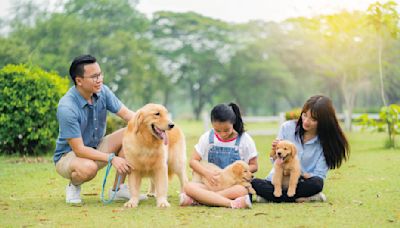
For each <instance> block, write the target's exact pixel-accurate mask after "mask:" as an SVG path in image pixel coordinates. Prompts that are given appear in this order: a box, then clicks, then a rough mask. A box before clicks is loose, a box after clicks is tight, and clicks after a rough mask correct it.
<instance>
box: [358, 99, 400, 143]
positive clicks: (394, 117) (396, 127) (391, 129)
mask: <svg viewBox="0 0 400 228" xmlns="http://www.w3.org/2000/svg"><path fill="white" fill-rule="evenodd" d="M399 115H400V105H397V104H391V105H389V106H384V107H382V108H381V111H380V112H379V118H380V120H374V119H372V118H369V116H368V114H363V115H361V116H360V117H359V118H358V119H357V122H358V125H361V126H362V127H363V129H372V130H376V131H379V132H382V131H387V133H388V138H387V140H386V142H385V146H386V147H388V148H394V147H396V142H395V136H396V135H398V134H400V118H399Z"/></svg>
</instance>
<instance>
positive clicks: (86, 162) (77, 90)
mask: <svg viewBox="0 0 400 228" xmlns="http://www.w3.org/2000/svg"><path fill="white" fill-rule="evenodd" d="M69 73H70V76H71V79H72V81H73V82H74V84H75V85H74V86H73V87H71V88H70V89H69V90H68V92H67V93H66V94H65V95H64V96H63V97H62V98H61V99H60V101H59V103H58V109H57V119H58V123H59V135H58V139H57V142H56V151H55V153H54V157H53V159H54V163H55V164H56V170H57V173H59V174H60V175H61V176H63V177H65V178H67V179H69V180H70V183H69V184H68V185H67V187H66V202H67V203H81V202H82V200H81V196H80V191H81V187H80V186H81V184H83V183H85V182H88V181H90V180H91V179H93V178H94V177H95V176H96V174H97V171H98V170H99V169H101V168H103V167H104V166H106V165H107V161H108V159H109V158H111V157H110V155H111V153H115V154H116V155H117V156H115V157H114V158H113V159H112V160H111V163H112V165H113V166H114V167H115V168H116V169H117V172H118V173H119V174H121V175H122V176H123V178H122V179H123V180H124V179H125V178H124V177H125V175H126V174H127V173H129V172H130V169H131V168H132V167H130V165H129V164H128V162H127V161H126V160H125V159H124V155H123V151H122V150H121V147H122V138H123V133H124V129H120V130H118V131H116V132H113V133H112V134H110V135H107V136H105V137H104V134H105V127H106V117H107V111H110V112H112V113H115V114H116V115H117V116H119V117H120V118H122V119H124V120H125V121H126V122H128V121H129V120H130V119H131V118H132V117H133V115H134V114H135V113H134V112H133V111H131V110H129V109H128V108H127V107H125V106H124V105H123V104H122V103H121V101H120V100H119V99H118V98H117V97H116V96H115V95H114V93H113V92H112V91H111V90H110V89H109V88H108V87H107V86H105V85H103V79H104V75H103V72H102V71H101V69H100V66H99V64H98V63H97V61H96V58H95V57H93V56H91V55H83V56H79V57H76V58H75V59H74V60H73V62H72V63H71V67H70V69H69ZM117 175H118V174H117ZM116 180H117V177H116ZM115 188H116V183H114V189H115ZM111 193H113V190H111V189H110V194H111ZM129 198H130V194H129V191H128V189H127V187H126V185H124V184H122V185H121V186H120V188H119V190H118V191H117V192H116V199H129Z"/></svg>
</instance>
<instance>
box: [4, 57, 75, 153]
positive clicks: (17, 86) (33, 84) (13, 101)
mask: <svg viewBox="0 0 400 228" xmlns="http://www.w3.org/2000/svg"><path fill="white" fill-rule="evenodd" d="M68 86H69V82H68V79H66V78H62V77H60V76H59V75H57V74H55V73H49V72H46V71H44V70H42V69H40V68H39V67H33V66H26V65H7V66H5V67H4V68H2V69H1V70H0V126H1V127H0V154H17V155H39V154H44V153H47V152H48V151H49V150H50V149H53V148H54V145H55V140H56V137H57V134H58V123H57V118H56V111H57V104H58V101H59V99H60V98H61V97H62V96H63V95H64V94H65V93H66V91H67V90H68Z"/></svg>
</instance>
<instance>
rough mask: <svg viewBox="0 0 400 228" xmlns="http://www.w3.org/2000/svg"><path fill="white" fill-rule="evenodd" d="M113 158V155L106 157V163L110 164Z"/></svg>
mask: <svg viewBox="0 0 400 228" xmlns="http://www.w3.org/2000/svg"><path fill="white" fill-rule="evenodd" d="M114 157H115V154H114V153H111V154H110V156H108V163H111V161H112V160H113V158H114Z"/></svg>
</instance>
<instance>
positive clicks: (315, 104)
mask: <svg viewBox="0 0 400 228" xmlns="http://www.w3.org/2000/svg"><path fill="white" fill-rule="evenodd" d="M308 111H310V113H311V117H312V118H313V119H315V120H316V121H317V135H318V138H319V140H320V142H321V145H322V149H323V152H324V156H325V160H326V164H327V165H328V167H329V169H336V168H339V167H340V166H341V165H342V161H343V160H345V161H346V160H348V158H349V153H350V149H349V143H348V141H347V139H346V136H345V135H344V133H343V131H342V129H341V128H340V126H339V123H338V120H337V118H336V114H335V109H334V107H333V105H332V101H331V99H329V98H328V97H325V96H322V95H316V96H312V97H310V98H309V99H308V100H307V101H306V103H305V104H304V106H303V109H302V110H301V115H300V117H299V120H298V121H297V125H296V132H295V134H296V135H297V136H299V137H300V139H301V142H302V143H304V133H305V132H304V129H303V119H302V115H303V113H306V112H308Z"/></svg>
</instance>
